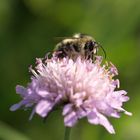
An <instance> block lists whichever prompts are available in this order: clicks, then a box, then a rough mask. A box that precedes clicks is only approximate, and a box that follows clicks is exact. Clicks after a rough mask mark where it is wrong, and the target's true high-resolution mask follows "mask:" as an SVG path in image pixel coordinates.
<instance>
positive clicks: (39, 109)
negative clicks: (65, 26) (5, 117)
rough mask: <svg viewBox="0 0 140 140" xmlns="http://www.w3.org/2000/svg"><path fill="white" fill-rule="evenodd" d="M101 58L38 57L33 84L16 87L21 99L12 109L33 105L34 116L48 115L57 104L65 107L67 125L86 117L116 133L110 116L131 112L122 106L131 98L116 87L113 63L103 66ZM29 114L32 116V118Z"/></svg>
mask: <svg viewBox="0 0 140 140" xmlns="http://www.w3.org/2000/svg"><path fill="white" fill-rule="evenodd" d="M101 61H102V60H101V57H97V59H96V61H95V62H94V63H93V62H92V60H83V59H81V58H80V57H78V58H77V59H76V60H75V61H73V60H72V59H68V58H63V59H61V60H59V59H57V58H55V57H53V58H52V59H47V60H46V62H44V63H43V62H42V60H41V59H37V66H36V68H35V70H33V69H32V68H30V70H31V72H32V73H33V75H34V76H33V77H32V78H31V83H29V84H28V86H27V88H24V87H22V86H17V87H16V92H17V93H19V94H20V95H21V97H22V100H21V101H20V102H19V103H18V104H15V105H13V106H12V107H11V108H10V109H11V111H15V110H17V109H18V108H20V107H22V106H24V107H25V108H29V107H33V111H32V114H31V117H32V116H33V114H34V113H37V114H38V115H40V116H41V117H43V118H44V117H46V116H47V115H48V113H49V112H50V111H52V110H53V109H54V107H56V106H62V107H63V111H62V115H63V116H64V123H65V126H68V127H72V126H74V125H75V124H76V122H77V121H78V120H79V119H81V118H83V117H87V120H88V122H89V123H91V124H95V125H97V124H100V125H102V126H104V127H105V128H106V129H107V130H108V131H109V132H110V133H115V131H114V129H113V126H112V125H111V124H110V122H109V121H108V119H107V117H115V118H119V117H120V112H124V113H125V114H127V115H131V113H129V112H127V111H126V110H124V109H123V108H122V105H123V102H126V101H128V100H129V98H128V97H127V96H126V91H124V90H118V91H117V90H116V88H118V87H119V80H118V79H117V80H114V79H113V76H115V75H117V74H118V72H117V69H116V67H115V66H114V65H113V64H112V63H110V64H105V65H103V66H102V65H101ZM31 117H30V118H31Z"/></svg>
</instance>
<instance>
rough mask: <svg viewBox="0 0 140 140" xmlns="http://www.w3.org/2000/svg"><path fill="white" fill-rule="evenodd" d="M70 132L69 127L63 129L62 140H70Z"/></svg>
mask: <svg viewBox="0 0 140 140" xmlns="http://www.w3.org/2000/svg"><path fill="white" fill-rule="evenodd" d="M70 131H71V128H70V127H66V128H65V136H64V140H70Z"/></svg>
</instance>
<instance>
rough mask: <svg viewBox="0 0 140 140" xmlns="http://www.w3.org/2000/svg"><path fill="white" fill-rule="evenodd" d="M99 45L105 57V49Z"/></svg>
mask: <svg viewBox="0 0 140 140" xmlns="http://www.w3.org/2000/svg"><path fill="white" fill-rule="evenodd" d="M99 47H100V48H101V49H102V51H103V53H104V56H105V59H106V51H105V49H104V48H103V47H102V45H100V44H99Z"/></svg>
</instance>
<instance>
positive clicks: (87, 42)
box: [54, 33, 106, 60]
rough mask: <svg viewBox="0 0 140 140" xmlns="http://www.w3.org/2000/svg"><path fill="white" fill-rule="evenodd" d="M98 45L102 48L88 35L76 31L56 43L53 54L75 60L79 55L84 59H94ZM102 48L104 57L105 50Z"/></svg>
mask: <svg viewBox="0 0 140 140" xmlns="http://www.w3.org/2000/svg"><path fill="white" fill-rule="evenodd" d="M99 47H100V48H102V46H101V45H100V44H99V43H98V42H96V41H95V39H94V38H93V37H91V36H90V35H87V34H81V33H77V34H74V35H73V36H72V37H67V38H64V39H63V40H62V41H61V42H59V43H58V44H57V45H56V47H55V49H54V52H55V56H56V57H58V58H60V59H61V58H64V57H68V58H72V59H73V60H75V59H76V58H77V57H79V56H80V57H82V58H84V59H92V60H94V59H95V56H96V55H97V52H98V48H99ZM102 50H103V51H104V54H105V57H106V53H105V50H104V49H103V48H102Z"/></svg>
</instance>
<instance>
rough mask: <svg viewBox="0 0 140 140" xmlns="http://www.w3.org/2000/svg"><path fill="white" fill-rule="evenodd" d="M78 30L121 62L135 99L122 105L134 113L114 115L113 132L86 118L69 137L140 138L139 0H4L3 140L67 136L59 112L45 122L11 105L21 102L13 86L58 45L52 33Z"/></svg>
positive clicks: (0, 0)
mask: <svg viewBox="0 0 140 140" xmlns="http://www.w3.org/2000/svg"><path fill="white" fill-rule="evenodd" d="M77 32H82V33H87V34H90V35H92V36H94V38H95V39H96V40H97V41H99V42H100V43H101V44H102V46H103V47H104V49H105V50H106V53H107V60H109V61H112V62H113V63H114V64H115V65H116V66H117V68H118V69H119V73H120V74H119V76H118V77H117V78H119V79H120V81H121V89H126V90H127V91H128V96H130V98H131V100H130V101H129V102H128V103H126V104H125V105H124V107H125V108H126V109H127V110H128V111H130V112H132V113H133V116H132V117H128V116H126V115H124V114H122V117H121V118H120V119H113V118H110V121H111V122H112V124H113V125H114V128H115V130H116V134H115V135H110V134H109V133H108V132H107V131H106V130H105V129H104V128H103V127H102V126H95V125H90V124H88V123H87V121H86V119H83V120H81V121H79V123H78V124H77V125H76V126H75V127H74V128H73V129H72V134H71V140H77V139H78V140H140V82H139V79H140V0H124V1H122V0H116V1H113V0H104V1H101V0H77V1H75V0H71V1H64V0H59V1H57V0H12V1H11V0H0V60H1V61H0V62H1V63H0V140H38V139H40V140H62V139H63V135H64V126H63V118H62V117H61V111H56V112H54V113H52V114H51V115H50V116H49V118H48V120H47V121H46V123H43V121H42V119H41V118H40V117H39V116H37V115H35V116H34V117H33V119H32V121H28V117H29V115H30V111H23V110H18V111H16V112H10V111H9V107H10V106H11V105H12V104H14V103H16V102H18V101H20V97H19V96H18V95H17V94H16V93H15V86H16V85H17V84H21V85H24V86H26V84H27V83H28V82H29V81H30V74H29V72H28V67H29V66H30V65H31V64H34V62H35V58H36V57H43V56H44V55H45V54H46V53H47V52H49V51H51V50H52V49H53V48H54V46H55V44H56V42H55V41H54V37H66V36H71V35H72V34H73V33H77Z"/></svg>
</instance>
